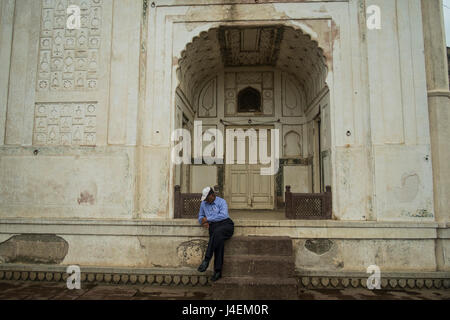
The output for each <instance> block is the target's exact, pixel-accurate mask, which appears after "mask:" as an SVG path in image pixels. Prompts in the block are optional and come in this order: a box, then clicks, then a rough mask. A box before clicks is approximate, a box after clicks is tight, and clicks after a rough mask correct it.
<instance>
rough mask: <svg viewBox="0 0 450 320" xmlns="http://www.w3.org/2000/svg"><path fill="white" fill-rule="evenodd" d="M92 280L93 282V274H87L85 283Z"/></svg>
mask: <svg viewBox="0 0 450 320" xmlns="http://www.w3.org/2000/svg"><path fill="white" fill-rule="evenodd" d="M94 280H95V274H93V273H89V274H88V275H87V281H89V282H94Z"/></svg>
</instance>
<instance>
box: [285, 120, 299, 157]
mask: <svg viewBox="0 0 450 320" xmlns="http://www.w3.org/2000/svg"><path fill="white" fill-rule="evenodd" d="M302 146H303V126H302V125H284V126H283V157H285V158H292V157H296V158H299V157H302V156H303V149H302V148H303V147H302Z"/></svg>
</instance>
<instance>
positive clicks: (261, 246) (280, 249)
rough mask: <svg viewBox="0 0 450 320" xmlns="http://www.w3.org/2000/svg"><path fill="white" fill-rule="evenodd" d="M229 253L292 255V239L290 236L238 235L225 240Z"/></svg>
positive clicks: (227, 252) (226, 251)
mask: <svg viewBox="0 0 450 320" xmlns="http://www.w3.org/2000/svg"><path fill="white" fill-rule="evenodd" d="M225 254H227V255H235V254H237V255H242V254H252V255H266V256H290V255H292V240H291V238H289V237H263V236H246V237H243V236H237V237H232V238H231V239H230V240H227V241H226V242H225Z"/></svg>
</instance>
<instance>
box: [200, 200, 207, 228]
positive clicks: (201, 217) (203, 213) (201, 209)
mask: <svg viewBox="0 0 450 320" xmlns="http://www.w3.org/2000/svg"><path fill="white" fill-rule="evenodd" d="M203 218H206V215H205V212H204V210H203V201H202V204H201V205H200V211H199V212H198V222H199V223H200V224H202V223H203V221H202V220H203Z"/></svg>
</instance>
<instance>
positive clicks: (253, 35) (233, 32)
mask: <svg viewBox="0 0 450 320" xmlns="http://www.w3.org/2000/svg"><path fill="white" fill-rule="evenodd" d="M282 34H283V28H282V27H279V26H268V27H258V28H255V27H221V28H219V35H218V36H219V42H220V46H221V52H222V56H223V61H224V65H225V66H226V67H232V66H254V65H272V66H273V65H275V63H276V61H277V58H278V53H279V49H280V42H281V39H282Z"/></svg>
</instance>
